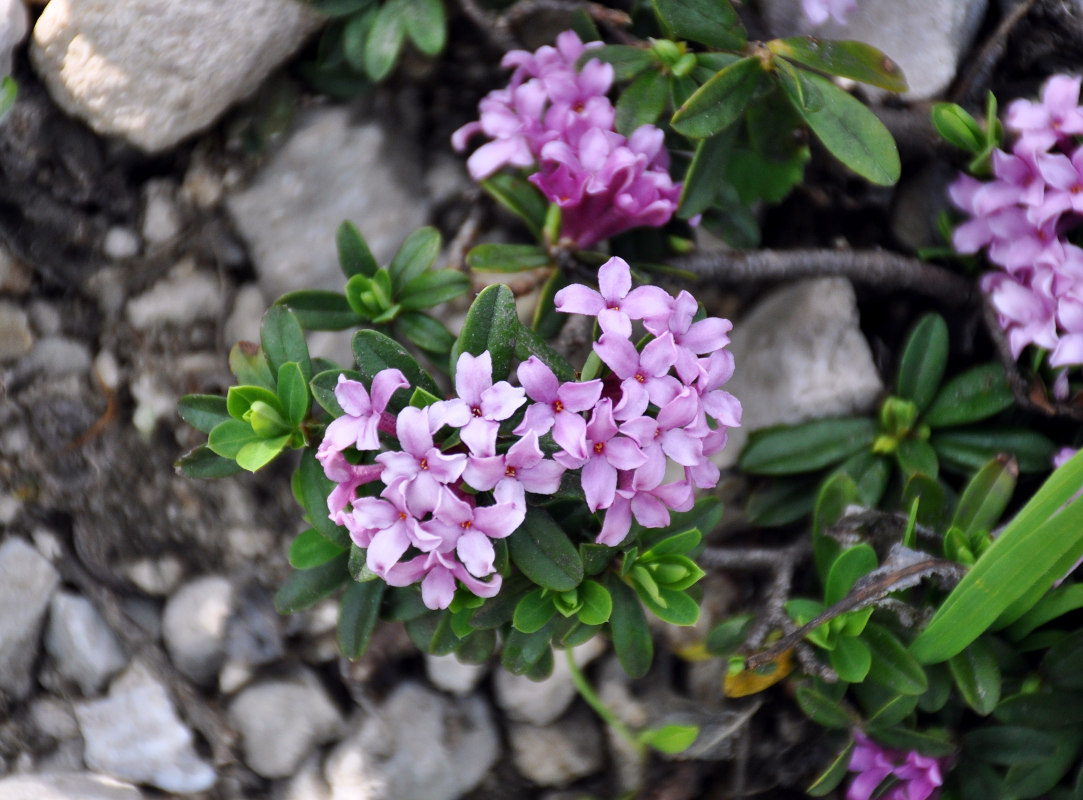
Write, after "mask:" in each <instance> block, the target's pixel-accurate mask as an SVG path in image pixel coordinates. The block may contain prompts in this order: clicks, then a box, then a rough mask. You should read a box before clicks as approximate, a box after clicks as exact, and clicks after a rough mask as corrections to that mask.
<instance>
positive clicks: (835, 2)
mask: <svg viewBox="0 0 1083 800" xmlns="http://www.w3.org/2000/svg"><path fill="white" fill-rule="evenodd" d="M855 8H857V0H801V9H802V10H803V11H804V12H805V16H806V17H808V20H809V22H811V23H812V24H813V25H823V24H824V23H825V22H827V18H828V17H829V16H831V17H834V18H835V22H837V23H839V25H845V24H846V15H847V14H849V13H850V12H851V11H853V10H854V9H855Z"/></svg>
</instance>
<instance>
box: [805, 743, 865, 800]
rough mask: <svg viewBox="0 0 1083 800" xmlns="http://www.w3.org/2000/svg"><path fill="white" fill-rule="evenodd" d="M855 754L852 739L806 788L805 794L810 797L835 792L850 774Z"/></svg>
mask: <svg viewBox="0 0 1083 800" xmlns="http://www.w3.org/2000/svg"><path fill="white" fill-rule="evenodd" d="M853 754H854V740H853V739H851V740H850V741H849V743H848V744H847V745H846V747H844V748H843V750H842V752H841V753H839V754H838V756H836V757H835V759H834V761H832V762H831V763H830V764H829V765H828V766H827V768H826V769H825V770H824V771H823V772H821V773H820V774H819V776H817V778H816V780H814V781H813V782H812V784H811V785H810V786H809V787H808V788H807V789H805V794H807V795H809V796H810V797H823V796H824V795H827V794H830V793H831V792H833V791H834V790H835V789H836V788H837V787H838V785H839V784H840V783H842V781H843V779H844V778H845V777H846V776H847V774H849V771H850V770H849V766H850V759H851V758H852V757H853Z"/></svg>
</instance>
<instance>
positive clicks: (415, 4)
mask: <svg viewBox="0 0 1083 800" xmlns="http://www.w3.org/2000/svg"><path fill="white" fill-rule="evenodd" d="M403 17H404V19H405V22H406V35H407V36H409V37H410V41H412V42H413V43H414V44H415V45H416V46H417V49H418V50H420V51H421V52H422V53H424V54H425V55H427V56H435V55H436V54H438V53H439V52H440V51H441V50H443V49H444V44H445V43H446V41H447V20H446V19H445V14H444V4H443V3H442V2H441V0H410V4H409V6H408V7H407V8H406V13H405V14H404V15H403Z"/></svg>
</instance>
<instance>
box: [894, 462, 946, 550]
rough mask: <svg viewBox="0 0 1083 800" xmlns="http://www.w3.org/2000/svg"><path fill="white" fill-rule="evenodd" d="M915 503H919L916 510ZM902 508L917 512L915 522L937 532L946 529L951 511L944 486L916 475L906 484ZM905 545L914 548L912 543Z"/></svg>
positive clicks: (924, 476)
mask: <svg viewBox="0 0 1083 800" xmlns="http://www.w3.org/2000/svg"><path fill="white" fill-rule="evenodd" d="M915 501H916V502H917V508H916V509H915V508H914V503H915ZM900 506H901V507H902V508H904V509H909V510H911V511H913V512H915V516H914V520H915V522H919V523H921V524H922V525H924V526H926V527H928V528H931V529H933V530H936V531H939V530H943V529H944V527H945V523H946V522H947V519H948V512H949V511H950V509H949V507H948V494H947V490H946V489H945V487H944V484H943V483H941V482H940V481H938V480H936V479H935V478H930V477H929V476H928V475H924V474H918V475H914V477H912V478H910V480H908V481H907V482H906V486H905V487H904V488H903V494H902V502H901V503H900ZM903 543H904V544H905V545H906V546H907V547H912V546H913V542H912V541H910V542H903Z"/></svg>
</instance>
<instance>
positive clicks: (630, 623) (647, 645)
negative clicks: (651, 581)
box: [605, 573, 654, 678]
mask: <svg viewBox="0 0 1083 800" xmlns="http://www.w3.org/2000/svg"><path fill="white" fill-rule="evenodd" d="M605 587H606V588H607V589H608V590H609V594H610V596H611V597H612V599H613V613H612V615H611V616H610V618H609V631H610V635H611V636H612V638H613V649H614V650H615V651H616V653H617V660H618V661H619V662H620V665H621V667H622V668H623V669H624V671H625V673H627V674H628V676H629V677H631V678H642V677H643V676H644V675H646V674H647V672H648V671H649V670H650V668H651V662H652V661H654V642H653V641H652V639H651V633H650V629H649V628H648V627H647V617H646V615H645V614H644V613H643V606H641V605H640V603H639V598H638V597H637V596H636V593H635V592H634V591H633V590H632V589H631V587H629V586H628V585H627V584H625V583H624V582H623V581H621V580H620V579H619V578H617V577H616V576H615V575H613V574H612V573H607V574H606V576H605Z"/></svg>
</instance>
